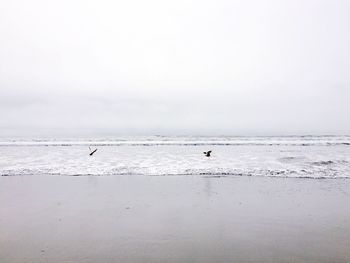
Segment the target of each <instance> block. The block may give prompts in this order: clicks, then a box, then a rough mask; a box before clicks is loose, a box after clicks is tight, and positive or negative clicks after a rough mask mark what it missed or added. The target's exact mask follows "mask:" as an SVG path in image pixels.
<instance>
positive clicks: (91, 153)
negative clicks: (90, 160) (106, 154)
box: [89, 147, 97, 156]
mask: <svg viewBox="0 0 350 263" xmlns="http://www.w3.org/2000/svg"><path fill="white" fill-rule="evenodd" d="M89 149H90V156H92V155H93V154H94V153H95V152H96V151H97V148H96V149H95V150H93V151H91V148H90V147H89Z"/></svg>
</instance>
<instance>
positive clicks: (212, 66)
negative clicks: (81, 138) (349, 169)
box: [0, 0, 350, 135]
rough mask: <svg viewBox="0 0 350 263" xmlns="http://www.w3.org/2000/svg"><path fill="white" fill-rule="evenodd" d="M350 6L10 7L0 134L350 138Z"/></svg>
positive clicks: (1, 37) (0, 27)
mask: <svg viewBox="0 0 350 263" xmlns="http://www.w3.org/2000/svg"><path fill="white" fill-rule="evenodd" d="M349 14H350V1H347V0H344V1H340V0H332V1H331V0H329V1H322V0H286V1H278V0H274V1H273V0H248V1H246V0H245V1H243V0H242V1H234V0H228V1H224V0H215V1H205V0H204V1H203V0H201V1H191V0H180V1H163V0H159V1H154V0H150V1H142V0H139V1H133V0H131V1H105V0H98V1H97V0H90V1H83V0H78V1H75V0H69V1H68V0H67V1H66V0H63V1H44V0H31V1H25V0H11V1H3V2H2V4H1V8H0V135H26V134H52V135H59V134H73V133H74V134H79V133H81V134H83V133H84V134H91V135H98V134H203V135H205V134H208V135H212V134H216V135H218V134H226V135H264V134H271V135H274V134H350V121H349V114H350V15H349Z"/></svg>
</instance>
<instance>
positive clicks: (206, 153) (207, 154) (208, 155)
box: [203, 151, 211, 157]
mask: <svg viewBox="0 0 350 263" xmlns="http://www.w3.org/2000/svg"><path fill="white" fill-rule="evenodd" d="M203 153H204V154H205V156H207V157H210V153H211V151H207V152H203Z"/></svg>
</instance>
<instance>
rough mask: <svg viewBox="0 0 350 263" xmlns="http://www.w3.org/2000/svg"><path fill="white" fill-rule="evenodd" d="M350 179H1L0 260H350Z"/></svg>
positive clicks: (14, 262) (338, 262)
mask: <svg viewBox="0 0 350 263" xmlns="http://www.w3.org/2000/svg"><path fill="white" fill-rule="evenodd" d="M349 203H350V180H348V179H333V180H332V179H323V180H315V179H300V178H263V177H261V178H259V177H212V176H195V175H193V176H167V177H164V176H79V177H72V176H7V177H5V176H3V177H0V207H1V209H0V261H1V262H4V263H17V262H18V263H19V262H21V263H22V262H26V263H27V262H50V263H55V262H57V263H58V262H60V263H61V262H208V263H209V262H266V263H267V262H269V263H271V262H279V263H280V262H309V263H310V262H317V263H321V262H332V263H343V262H344V263H346V262H350V250H349V247H350V206H349Z"/></svg>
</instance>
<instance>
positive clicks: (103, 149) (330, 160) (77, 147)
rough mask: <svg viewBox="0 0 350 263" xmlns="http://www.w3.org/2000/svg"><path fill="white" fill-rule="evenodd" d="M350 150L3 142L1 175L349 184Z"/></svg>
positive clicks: (283, 144)
mask: <svg viewBox="0 0 350 263" xmlns="http://www.w3.org/2000/svg"><path fill="white" fill-rule="evenodd" d="M349 145H350V137H349V136H303V137H297V136H290V137H227V136H226V137H194V136H191V137H161V136H152V137H133V138H132V137H120V138H97V139H96V138H91V139H86V138H84V139H71V138H65V139H59V140H58V139H42V138H41V139H18V138H17V139H15V140H13V139H9V138H2V140H1V143H0V174H1V175H2V176H16V175H23V176H26V175H43V176H47V175H62V176H64V175H69V176H105V175H154V176H172V175H201V176H273V177H296V178H316V179H317V178H350V146H349ZM44 146H55V147H44ZM88 146H96V147H97V148H98V151H97V152H96V153H95V154H94V155H93V156H89V149H88ZM206 150H212V151H213V154H212V157H210V158H207V157H205V156H204V155H203V153H202V152H203V151H206Z"/></svg>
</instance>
